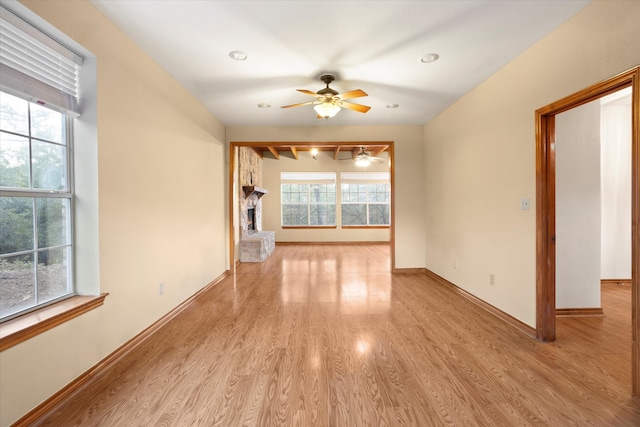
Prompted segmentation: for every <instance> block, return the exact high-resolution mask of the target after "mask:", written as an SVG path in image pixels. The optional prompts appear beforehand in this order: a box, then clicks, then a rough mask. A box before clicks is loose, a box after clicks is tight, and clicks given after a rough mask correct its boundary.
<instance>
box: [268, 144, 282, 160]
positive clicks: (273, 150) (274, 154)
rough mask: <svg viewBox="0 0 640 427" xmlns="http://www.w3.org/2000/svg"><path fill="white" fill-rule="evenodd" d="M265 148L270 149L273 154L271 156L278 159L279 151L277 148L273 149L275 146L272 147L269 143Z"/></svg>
mask: <svg viewBox="0 0 640 427" xmlns="http://www.w3.org/2000/svg"><path fill="white" fill-rule="evenodd" d="M267 148H268V149H269V151H271V154H273V157H275V158H276V160H280V153H279V152H278V150H276V149H275V147H272V146H271V145H270V146H268V147H267Z"/></svg>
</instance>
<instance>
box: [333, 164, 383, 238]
mask: <svg viewBox="0 0 640 427" xmlns="http://www.w3.org/2000/svg"><path fill="white" fill-rule="evenodd" d="M340 182H341V183H340V210H341V216H342V225H343V226H347V227H348V226H387V225H389V224H390V220H389V218H390V213H389V212H390V211H389V206H390V200H391V185H390V184H389V174H388V173H387V172H343V173H341V174H340Z"/></svg>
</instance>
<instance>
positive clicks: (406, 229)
mask: <svg viewBox="0 0 640 427" xmlns="http://www.w3.org/2000/svg"><path fill="white" fill-rule="evenodd" d="M226 138H227V142H249V141H278V142H284V141H302V142H322V141H327V142H330V141H349V142H351V141H394V153H395V161H394V162H395V197H396V200H395V209H396V211H395V220H396V224H395V254H396V268H421V267H424V260H425V247H424V241H422V240H420V239H416V236H423V235H424V234H425V229H424V220H423V215H422V211H423V209H424V194H425V191H424V182H425V181H424V176H423V173H424V165H423V157H424V146H423V143H422V126H359V127H349V126H336V127H324V126H314V127H303V126H300V127H263V126H256V127H246V126H245V127H228V128H227V134H226ZM267 197H269V195H267V196H264V199H266V198H267ZM236 255H237V254H236Z"/></svg>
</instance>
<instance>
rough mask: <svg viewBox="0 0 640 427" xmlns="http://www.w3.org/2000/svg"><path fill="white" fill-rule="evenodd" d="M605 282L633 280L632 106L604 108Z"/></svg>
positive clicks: (603, 268) (603, 223) (603, 208)
mask: <svg viewBox="0 0 640 427" xmlns="http://www.w3.org/2000/svg"><path fill="white" fill-rule="evenodd" d="M601 124H602V126H601V130H602V138H601V140H602V269H601V278H602V279H609V280H611V279H613V280H615V279H618V280H629V279H631V237H630V236H631V103H630V102H628V104H627V105H604V106H602V120H601Z"/></svg>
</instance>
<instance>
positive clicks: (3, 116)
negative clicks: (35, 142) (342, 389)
mask: <svg viewBox="0 0 640 427" xmlns="http://www.w3.org/2000/svg"><path fill="white" fill-rule="evenodd" d="M0 129H2V130H6V131H9V132H15V133H19V134H22V135H29V103H28V102H27V101H25V100H24V99H20V98H18V97H15V96H13V95H9V94H8V93H4V92H0Z"/></svg>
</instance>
